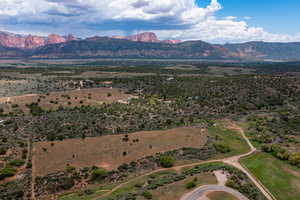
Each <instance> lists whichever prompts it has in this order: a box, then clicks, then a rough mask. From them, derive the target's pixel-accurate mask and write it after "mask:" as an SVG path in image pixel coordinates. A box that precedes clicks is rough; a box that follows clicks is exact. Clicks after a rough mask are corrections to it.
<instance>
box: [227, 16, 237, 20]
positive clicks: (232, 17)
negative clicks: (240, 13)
mask: <svg viewBox="0 0 300 200" xmlns="http://www.w3.org/2000/svg"><path fill="white" fill-rule="evenodd" d="M224 19H225V20H236V19H237V17H235V16H228V17H225V18H224Z"/></svg>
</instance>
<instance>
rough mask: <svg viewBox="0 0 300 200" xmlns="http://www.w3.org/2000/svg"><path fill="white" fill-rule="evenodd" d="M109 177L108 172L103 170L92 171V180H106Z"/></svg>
mask: <svg viewBox="0 0 300 200" xmlns="http://www.w3.org/2000/svg"><path fill="white" fill-rule="evenodd" d="M107 175H108V172H107V171H106V170H105V169H103V168H99V169H94V170H93V171H92V180H96V179H104V178H106V177H107Z"/></svg>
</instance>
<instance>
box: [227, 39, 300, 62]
mask: <svg viewBox="0 0 300 200" xmlns="http://www.w3.org/2000/svg"><path fill="white" fill-rule="evenodd" d="M223 47H224V48H226V49H228V50H229V51H230V52H231V56H233V57H239V58H243V59H273V60H300V42H294V43H268V42H246V43H241V44H225V45H223Z"/></svg>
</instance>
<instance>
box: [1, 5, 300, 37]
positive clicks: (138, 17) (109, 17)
mask: <svg viewBox="0 0 300 200" xmlns="http://www.w3.org/2000/svg"><path fill="white" fill-rule="evenodd" d="M299 10H300V1H299V0H196V1H195V0H0V30H2V31H11V32H16V33H21V34H29V33H30V34H36V35H48V34H50V33H57V34H62V35H67V34H69V33H71V34H74V35H76V36H78V37H82V38H84V37H90V36H94V35H99V36H112V35H130V34H136V33H140V32H145V31H152V32H155V33H156V34H157V35H158V36H159V38H160V39H180V40H203V41H207V42H211V43H233V42H246V41H266V42H294V41H299V42H300V26H299V20H300V12H299Z"/></svg>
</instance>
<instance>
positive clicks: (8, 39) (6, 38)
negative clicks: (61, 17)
mask: <svg viewBox="0 0 300 200" xmlns="http://www.w3.org/2000/svg"><path fill="white" fill-rule="evenodd" d="M71 40H76V38H75V37H74V36H72V35H69V36H66V37H63V36H60V35H57V34H50V35H49V36H48V37H41V36H33V35H20V34H14V33H9V32H3V31H0V45H2V46H4V47H10V48H21V49H35V48H37V47H40V46H44V45H48V44H57V43H63V42H68V41H71Z"/></svg>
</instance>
